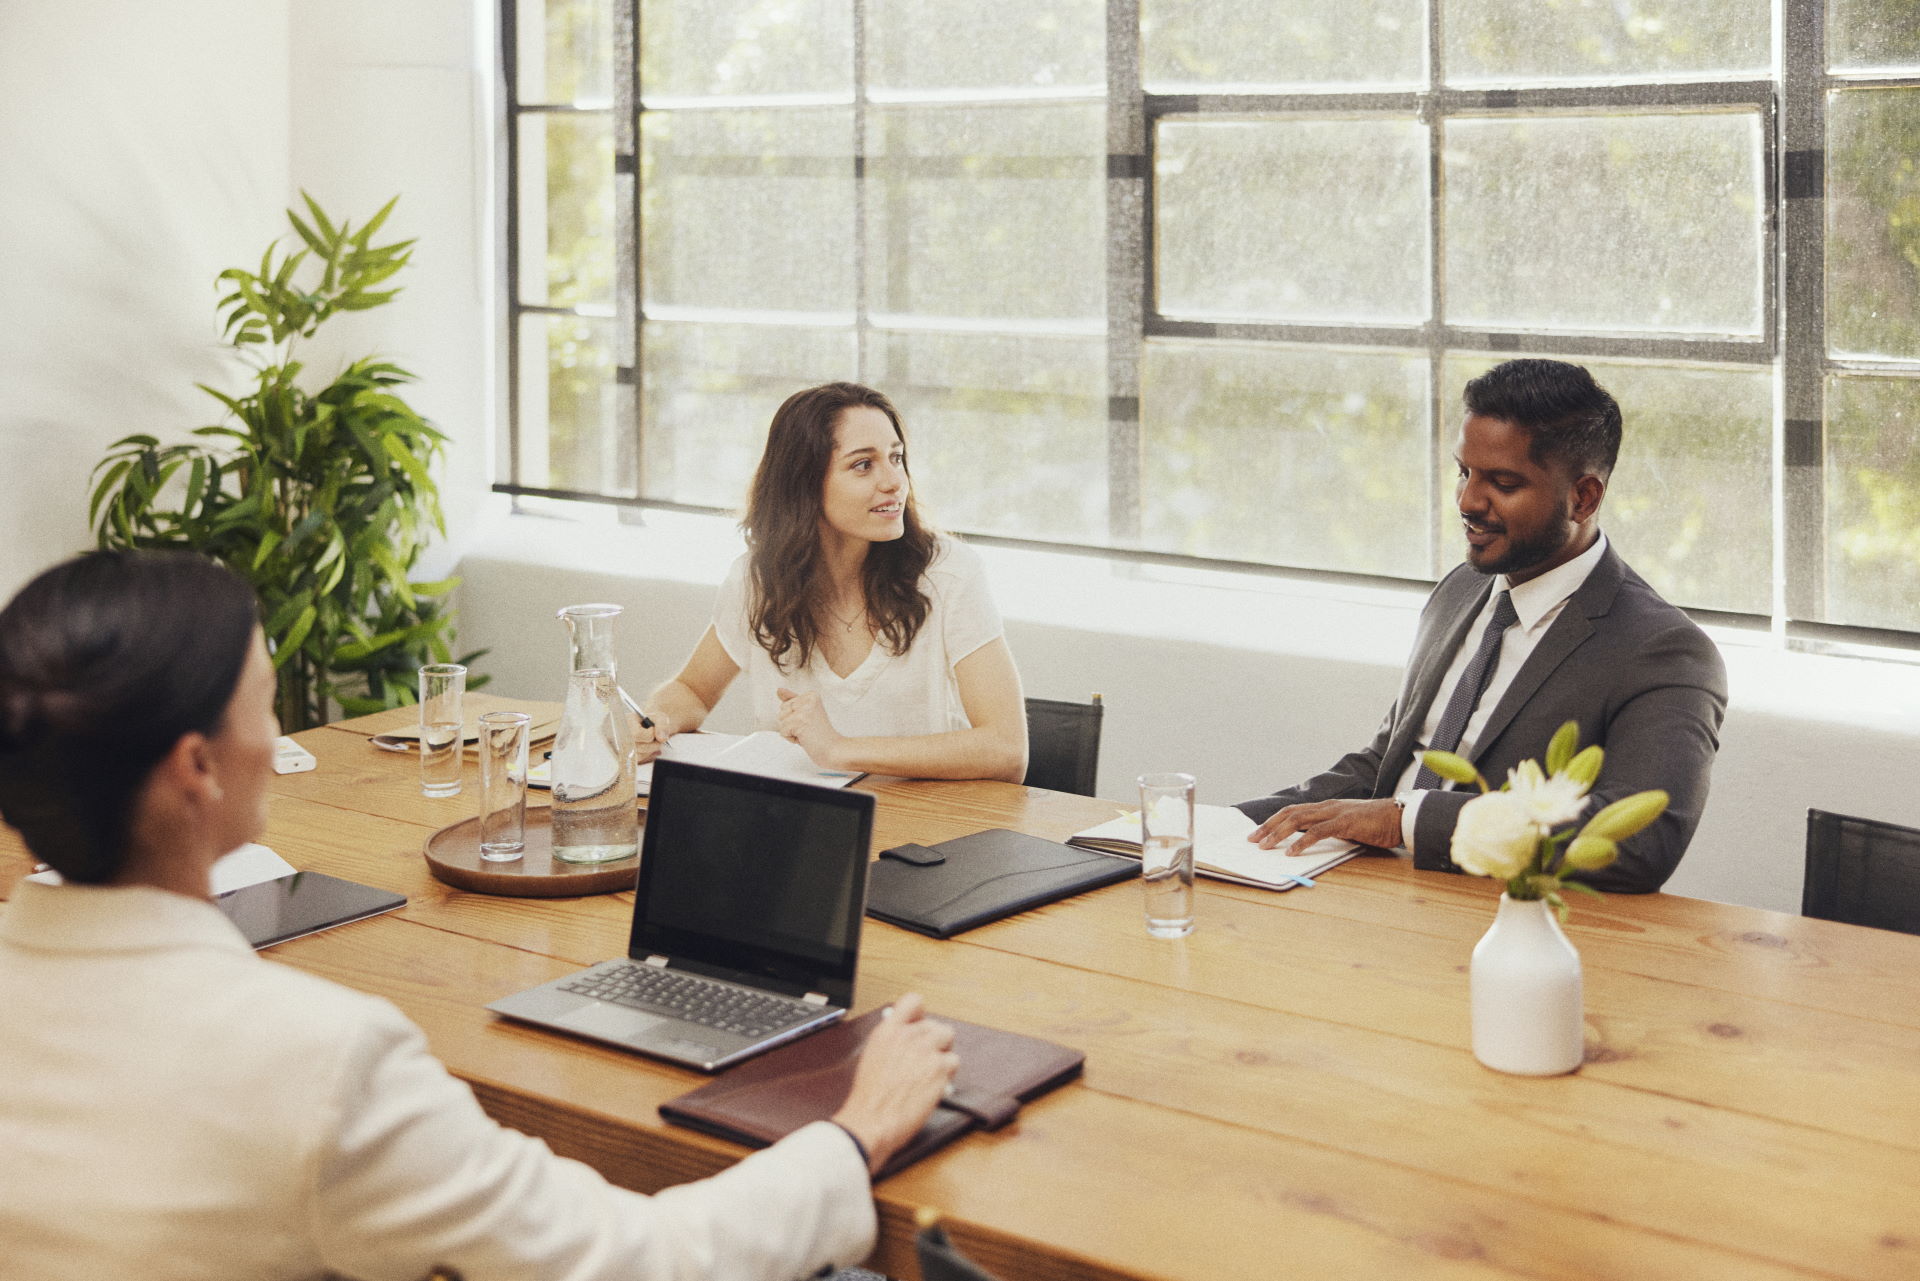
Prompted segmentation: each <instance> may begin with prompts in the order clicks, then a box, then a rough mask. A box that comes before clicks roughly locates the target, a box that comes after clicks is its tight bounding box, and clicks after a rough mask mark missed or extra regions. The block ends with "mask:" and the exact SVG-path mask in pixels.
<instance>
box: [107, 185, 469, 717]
mask: <svg viewBox="0 0 1920 1281" xmlns="http://www.w3.org/2000/svg"><path fill="white" fill-rule="evenodd" d="M301 195H302V199H303V200H304V201H305V203H306V209H307V213H308V215H309V218H305V219H303V218H302V217H300V215H299V214H297V213H295V212H294V211H293V210H291V209H290V210H288V211H287V217H288V219H289V220H290V221H291V223H292V224H293V230H294V233H295V234H296V235H297V237H298V242H299V243H298V244H297V245H295V246H284V245H283V243H282V241H281V240H276V241H274V243H273V244H271V245H269V246H268V247H267V251H266V253H265V254H263V255H262V256H261V259H260V266H259V269H258V270H257V271H249V270H246V269H244V268H238V267H236V268H232V269H230V270H228V271H223V272H221V273H220V276H219V283H220V284H221V285H222V286H223V287H225V288H227V290H228V292H227V293H226V295H225V296H224V297H223V298H221V299H220V303H219V306H220V308H221V310H222V312H223V334H224V337H225V340H226V342H227V343H229V344H230V345H231V346H232V347H233V348H234V349H235V351H236V352H238V353H239V354H240V356H241V358H242V359H243V360H245V361H246V362H247V363H248V365H249V366H250V367H251V368H252V370H253V377H252V383H251V386H250V387H249V388H248V389H247V390H245V391H243V392H242V393H240V394H237V395H228V394H226V393H225V392H222V391H219V390H217V389H215V388H213V387H209V386H207V385H206V384H204V383H201V384H197V385H198V386H199V387H200V389H201V390H202V391H205V392H206V393H207V394H208V395H209V396H212V397H213V398H214V399H215V400H218V401H219V402H220V403H221V404H222V405H223V406H225V408H226V411H227V412H226V415H225V416H224V417H223V419H222V420H221V421H219V422H216V423H213V424H210V425H208V426H204V427H200V428H198V429H196V430H195V431H194V432H193V437H194V439H192V440H190V441H188V442H187V443H184V444H174V445H162V444H161V443H160V442H159V441H158V440H157V439H156V438H154V437H152V436H147V435H135V436H128V437H125V438H124V439H122V440H119V441H116V442H115V443H114V444H113V445H112V446H111V447H110V450H109V452H108V454H107V456H106V457H105V458H104V459H103V460H101V462H100V464H99V465H98V466H97V467H96V468H95V469H94V477H93V493H92V499H91V502H90V504H89V506H88V522H89V524H90V525H91V526H92V527H93V529H94V531H95V533H96V535H97V537H98V539H99V544H100V546H102V547H163V548H189V549H192V550H194V551H198V552H201V553H203V554H205V555H208V556H211V557H213V558H214V559H216V560H219V561H221V562H222V563H223V564H225V565H227V566H228V567H229V568H231V569H232V570H234V571H235V572H236V573H239V574H240V575H242V576H243V577H245V578H246V579H247V580H248V581H249V582H251V583H252V584H253V586H254V589H255V591H256V592H257V593H258V594H259V597H260V607H261V615H262V618H263V620H264V625H265V630H266V635H267V643H268V646H269V647H270V649H271V650H272V653H273V662H274V667H275V670H276V673H277V675H278V679H279V702H278V711H279V714H280V723H281V725H282V726H283V727H284V728H285V729H286V730H287V731H288V732H292V731H294V730H298V729H305V728H308V727H309V726H313V725H318V724H322V723H324V722H325V721H326V720H328V719H329V718H330V716H331V714H332V712H333V710H334V709H335V708H338V709H339V710H340V711H343V712H346V713H349V714H359V713H364V712H371V711H377V710H379V709H381V708H384V707H392V706H396V705H398V704H400V703H405V702H411V701H413V699H414V697H415V694H414V688H415V687H414V673H415V671H416V670H417V669H418V668H419V666H420V665H421V664H423V663H427V662H446V661H450V660H451V658H452V654H451V646H452V642H453V620H452V617H451V615H450V614H449V613H447V612H446V610H445V608H444V601H445V598H446V596H447V594H448V593H449V592H451V591H452V590H453V588H454V587H455V586H456V585H457V584H458V581H459V580H458V579H453V578H447V579H442V580H440V581H437V582H415V581H413V580H412V578H411V573H412V570H413V567H414V565H415V563H416V562H417V561H418V560H419V558H420V553H421V551H422V550H423V549H424V547H425V545H426V542H427V540H428V539H429V538H430V537H432V535H434V534H435V533H444V532H445V526H444V523H443V520H442V517H441V512H440V498H439V490H438V488H437V487H436V486H435V484H434V481H433V476H432V467H433V464H434V462H435V461H436V460H437V459H438V458H439V457H440V455H441V452H442V450H443V449H444V447H445V443H446V438H445V437H444V436H443V435H441V433H440V432H439V431H437V430H435V429H434V427H433V426H432V425H431V424H429V423H428V422H427V421H426V420H425V419H424V418H422V417H420V415H419V414H417V413H415V412H414V411H413V409H412V408H411V407H409V406H408V405H407V403H406V401H404V400H403V399H401V397H400V396H399V395H398V394H397V391H396V389H397V388H399V387H401V386H403V385H404V384H406V383H409V382H412V381H413V375H412V374H410V373H408V372H407V371H406V370H405V369H402V368H401V367H400V366H398V365H396V364H394V363H392V362H391V361H388V360H385V359H382V358H381V357H378V356H367V357H364V358H362V359H359V360H355V361H352V362H351V363H349V364H348V365H347V366H346V367H345V368H344V369H342V370H341V371H340V372H339V373H338V374H337V375H335V376H334V378H333V379H332V380H331V381H329V382H327V383H326V384H325V385H323V386H320V387H317V388H312V389H309V388H310V385H311V382H312V380H311V379H307V380H303V379H302V378H301V374H302V372H303V366H302V364H301V362H300V361H298V360H297V359H295V352H296V350H297V348H298V347H299V345H300V344H301V343H302V342H303V341H305V340H306V339H309V338H311V337H313V335H314V334H315V332H316V331H318V329H319V328H320V326H321V325H322V324H324V323H325V322H326V321H327V319H328V318H329V317H331V316H334V315H336V314H338V313H339V312H343V311H364V310H366V309H368V308H371V307H378V306H380V305H382V304H384V303H386V302H388V301H390V300H391V299H392V298H393V297H394V295H395V294H397V293H398V292H399V290H398V288H397V287H388V288H384V289H383V288H380V286H382V285H383V284H385V283H386V282H387V281H388V280H389V279H391V278H392V277H393V276H394V275H395V274H396V273H397V272H399V271H400V269H401V268H403V267H405V266H406V265H407V262H408V260H409V258H410V257H411V256H412V246H413V243H414V242H413V241H411V240H402V241H395V242H389V243H386V244H376V243H374V239H373V238H374V235H375V233H376V232H378V231H379V229H380V227H381V225H382V224H383V223H384V222H385V221H386V219H387V215H388V214H389V213H391V212H392V210H393V206H394V203H395V201H397V200H398V199H399V197H397V196H396V197H395V198H394V200H390V201H388V202H387V204H386V206H385V207H384V208H382V209H381V210H380V211H379V212H378V213H376V214H375V215H374V216H373V217H372V218H370V219H368V220H367V221H366V223H365V225H363V226H361V227H360V228H359V229H358V230H355V229H354V228H353V227H352V226H351V224H349V223H346V222H340V223H337V224H336V223H335V222H334V220H333V219H331V218H330V217H328V216H327V213H326V211H325V210H323V209H322V208H321V207H320V205H319V204H318V203H317V202H316V201H315V200H314V199H313V198H312V197H311V196H308V195H306V193H304V192H302V193H301ZM474 657H477V655H466V656H464V657H463V658H461V659H460V660H459V661H461V662H465V661H467V660H468V659H471V658H474ZM480 683H481V682H480V681H474V682H473V684H474V685H478V684H480Z"/></svg>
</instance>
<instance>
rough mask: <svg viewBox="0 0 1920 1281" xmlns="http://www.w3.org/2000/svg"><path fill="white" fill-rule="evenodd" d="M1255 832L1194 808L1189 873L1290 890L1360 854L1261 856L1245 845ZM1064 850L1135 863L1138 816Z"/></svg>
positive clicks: (1319, 850)
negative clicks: (1083, 850) (1074, 849)
mask: <svg viewBox="0 0 1920 1281" xmlns="http://www.w3.org/2000/svg"><path fill="white" fill-rule="evenodd" d="M1256 826H1258V825H1257V824H1256V823H1255V822H1254V821H1253V820H1252V819H1250V818H1248V817H1247V816H1246V815H1245V814H1242V813H1241V812H1240V811H1239V810H1237V809H1234V808H1232V807H1231V806H1227V805H1196V806H1194V807H1193V867H1194V870H1195V871H1196V872H1199V873H1200V874H1201V875H1202V876H1211V877H1213V878H1214V879H1216V880H1221V881H1233V882H1234V883H1236V884H1239V885H1258V886H1261V887H1263V888H1265V889H1271V890H1290V889H1292V888H1293V887H1294V886H1296V885H1312V884H1313V881H1312V880H1311V879H1309V878H1311V877H1314V876H1318V875H1319V874H1320V873H1321V872H1324V871H1326V870H1327V869H1328V868H1330V867H1333V866H1335V865H1336V864H1340V863H1344V862H1346V861H1347V860H1348V859H1350V858H1352V857H1353V856H1354V855H1355V854H1358V853H1359V852H1360V847H1359V846H1358V845H1354V844H1352V843H1351V842H1348V841H1335V840H1325V841H1316V842H1315V843H1314V844H1312V845H1308V846H1306V847H1304V848H1301V847H1300V844H1299V842H1298V841H1297V840H1296V841H1295V842H1294V843H1293V844H1292V845H1283V846H1281V847H1280V848H1279V849H1272V850H1263V849H1261V848H1260V847H1259V846H1257V845H1254V844H1252V843H1251V842H1250V841H1248V840H1247V837H1248V836H1249V835H1250V834H1251V833H1252V832H1253V829H1254V828H1255V827H1256ZM1067 844H1069V845H1079V846H1082V847H1084V848H1086V849H1090V850H1100V851H1102V852H1103V853H1107V854H1123V855H1125V856H1126V857H1128V858H1139V857H1140V814H1139V812H1138V811H1137V810H1128V811H1126V812H1124V813H1122V814H1121V815H1120V816H1119V817H1118V818H1113V819H1109V820H1107V821H1106V822H1104V823H1102V824H1100V825H1099V826H1098V827H1090V828H1088V829H1087V830H1086V831H1084V832H1076V833H1074V835H1073V836H1071V837H1070V838H1068V840H1067Z"/></svg>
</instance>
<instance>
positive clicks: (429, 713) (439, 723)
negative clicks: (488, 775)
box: [420, 663, 467, 796]
mask: <svg viewBox="0 0 1920 1281" xmlns="http://www.w3.org/2000/svg"><path fill="white" fill-rule="evenodd" d="M466 692H467V669H466V668H464V667H462V666H461V665H460V664H458V663H428V664H427V665H426V666H425V667H422V668H421V669H420V791H421V794H422V795H425V796H458V795H459V794H460V739H461V731H462V728H463V727H464V725H465V724H466V722H465V720H464V718H463V716H462V714H461V707H460V705H461V702H462V700H463V699H464V697H465V695H466Z"/></svg>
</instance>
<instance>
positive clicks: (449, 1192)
mask: <svg viewBox="0 0 1920 1281" xmlns="http://www.w3.org/2000/svg"><path fill="white" fill-rule="evenodd" d="M273 695H274V676H273V667H272V664H271V662H270V661H269V660H268V658H267V654H266V649H265V647H264V645H263V644H262V641H261V636H260V629H259V627H258V626H257V624H256V623H255V621H254V602H253V598H252V596H251V593H250V592H249V591H248V589H247V586H246V584H244V583H243V582H241V581H240V580H239V579H238V578H236V577H234V576H233V575H232V574H229V573H228V572H227V571H225V570H223V569H221V568H219V567H218V566H216V565H214V564H212V563H211V562H208V561H205V560H201V559H199V558H197V557H192V556H187V555H181V554H163V553H150V552H148V553H143V552H108V553H101V554H97V555H93V556H88V557H85V558H82V559H80V560H76V561H70V562H67V563H66V564H63V565H60V566H57V567H55V568H54V569H52V570H49V571H48V572H46V573H45V574H42V575H41V576H40V577H39V578H37V579H35V580H34V581H33V582H32V583H30V584H28V586H27V587H26V588H25V589H24V590H22V591H21V593H20V594H19V595H18V596H17V597H16V598H15V599H14V601H13V602H12V604H10V605H8V606H7V608H6V609H5V610H4V611H0V815H3V816H4V817H5V819H6V821H7V822H8V823H9V824H11V825H12V826H13V827H15V828H17V829H18V830H19V832H20V834H21V836H22V837H23V838H24V839H25V841H26V843H27V846H28V848H29V850H31V851H32V853H33V854H34V855H35V856H36V857H37V858H39V859H41V860H42V861H44V862H46V863H47V864H49V865H51V866H52V868H53V869H54V870H55V871H57V872H59V873H60V875H61V876H62V878H64V883H63V884H60V885H44V884H38V883H33V882H22V883H21V884H19V885H18V886H17V887H16V888H15V890H14V893H13V897H12V899H11V900H10V901H9V902H7V903H6V904H5V906H4V908H0V1020H4V1023H3V1025H0V1026H4V1033H0V1143H4V1144H5V1150H4V1151H0V1242H4V1243H5V1244H4V1252H5V1262H4V1265H3V1266H4V1271H5V1273H6V1275H7V1276H8V1277H10V1278H15V1277H17V1278H21V1281H28V1279H31V1281H42V1279H52V1278H60V1279H67V1278H71V1279H72V1281H82V1279H84V1281H96V1279H97V1278H103V1277H140V1278H142V1281H167V1279H169V1278H187V1277H194V1278H203V1277H211V1276H232V1277H254V1278H275V1277H286V1278H295V1277H312V1276H316V1275H320V1274H323V1273H333V1272H337V1273H344V1274H347V1275H351V1276H356V1277H362V1278H370V1279H371V1278H396V1279H397V1278H417V1277H420V1276H423V1275H425V1274H426V1273H427V1272H428V1271H429V1270H430V1269H432V1268H433V1267H435V1266H444V1267H447V1268H450V1269H453V1270H455V1271H457V1272H459V1273H461V1274H464V1275H465V1276H467V1277H468V1278H471V1279H472V1281H481V1279H482V1278H527V1279H528V1281H532V1279H533V1278H540V1279H541V1281H549V1279H559V1278H568V1279H574V1281H588V1279H590V1278H591V1279H597V1278H613V1277H621V1278H640V1279H646V1278H668V1277H671V1278H686V1277H694V1276H711V1277H724V1278H729V1279H731V1278H766V1279H767V1281H774V1279H775V1278H779V1279H781V1281H784V1279H786V1278H791V1277H795V1276H798V1275H801V1274H803V1273H809V1272H811V1271H813V1270H815V1269H818V1268H820V1267H822V1266H824V1265H827V1264H830V1263H843V1262H848V1261H852V1260H856V1259H858V1258H860V1257H862V1256H864V1255H865V1254H866V1252H867V1251H868V1249H869V1248H870V1246H871V1243H872V1239H873V1231H874V1215H873V1204H872V1200H871V1196H870V1192H869V1182H868V1178H869V1176H868V1170H869V1168H878V1166H879V1164H880V1163H881V1162H884V1161H885V1160H886V1159H887V1158H888V1157H889V1156H890V1155H891V1154H892V1153H893V1151H894V1150H895V1149H897V1148H898V1147H899V1145H900V1144H901V1143H903V1142H905V1140H906V1139H907V1138H908V1137H910V1136H911V1135H912V1134H913V1133H914V1132H915V1131H917V1130H918V1129H919V1127H920V1125H921V1123H922V1121H924V1119H925V1118H926V1116H927V1113H928V1112H929V1111H930V1110H931V1109H932V1107H933V1104H934V1103H935V1102H936V1101H937V1100H938V1098H939V1097H940V1093H941V1091H942V1089H943V1088H944V1087H945V1085H946V1084H947V1082H948V1080H949V1079H950V1078H951V1076H952V1073H953V1068H954V1064H955V1060H954V1057H953V1055H952V1054H951V1053H950V1052H949V1046H950V1045H951V1040H952V1033H951V1030H950V1029H948V1028H946V1027H944V1026H943V1025H941V1024H939V1023H936V1022H934V1021H933V1020H931V1019H926V1018H923V1017H921V1006H920V1002H919V998H918V997H913V996H909V997H906V998H903V999H902V1000H901V1001H899V1002H898V1003H896V1005H895V1007H894V1010H895V1017H894V1018H892V1019H889V1020H888V1021H886V1022H885V1023H883V1024H882V1025H881V1028H880V1029H879V1031H878V1032H876V1033H875V1035H874V1037H873V1039H872V1040H871V1041H870V1042H869V1044H868V1048H867V1052H866V1055H865V1057H864V1058H863V1059H862V1060H861V1064H860V1067H859V1069H858V1072H857V1073H856V1079H855V1082H854V1087H853V1091H852V1094H851V1095H850V1096H849V1098H848V1099H847V1101H846V1103H845V1104H844V1105H843V1106H842V1108H841V1110H840V1112H839V1113H838V1114H836V1116H835V1117H834V1119H833V1121H832V1122H821V1123H819V1124H816V1125H812V1126H808V1127H806V1128H805V1129H803V1130H800V1131H798V1132H797V1133H795V1134H793V1135H792V1136H790V1137H789V1138H787V1139H786V1140H784V1141H783V1142H781V1143H779V1144H776V1145H775V1146H774V1147H772V1148H770V1149H768V1150H767V1151H765V1152H761V1153H757V1154H755V1155H753V1156H750V1157H748V1158H747V1159H746V1160H744V1161H742V1162H741V1163H740V1164H738V1165H737V1166H735V1167H733V1168H732V1169H730V1170H728V1171H726V1172H725V1173H722V1174H720V1175H718V1176H716V1177H714V1178H712V1179H708V1180H705V1181H703V1182H700V1183H693V1184H686V1185H683V1186H681V1187H676V1188H670V1189H668V1190H667V1191H665V1192H662V1193H661V1194H660V1195H658V1196H655V1197H643V1196H640V1195H638V1194H636V1193H632V1192H626V1191H622V1190H621V1189H618V1188H615V1187H612V1186H611V1185H609V1184H607V1183H606V1182H605V1181H604V1180H602V1179H601V1177H600V1176H599V1175H598V1174H596V1173H595V1172H593V1171H592V1170H590V1169H588V1168H587V1167H586V1166H583V1165H580V1164H578V1163H577V1162H573V1161H564V1160H561V1159H559V1158H557V1157H555V1156H554V1155H553V1154H552V1153H551V1152H549V1151H548V1150H547V1149H546V1147H545V1146H544V1145H543V1144H540V1143H538V1142H536V1141H534V1140H532V1139H529V1138H527V1137H525V1136H524V1135H520V1134H517V1133H515V1132H513V1131H511V1130H507V1129H503V1128H501V1127H500V1126H498V1125H496V1124H495V1123H494V1122H493V1121H491V1120H490V1119H488V1117H487V1116H486V1115H485V1114H484V1113H483V1112H481V1110H480V1108H479V1106H478V1104H477V1103H475V1101H474V1098H473V1095H472V1093H471V1092H470V1091H469V1090H468V1089H467V1087H466V1086H465V1085H462V1084H461V1083H459V1082H458V1081H456V1080H454V1079H453V1078H452V1077H451V1076H449V1075H448V1074H447V1072H446V1070H445V1069H444V1068H443V1067H441V1065H440V1064H439V1062H438V1061H437V1060H435V1059H434V1058H433V1057H432V1055H431V1054H429V1053H428V1052H427V1047H426V1043H425V1040H424V1038H423V1037H422V1036H421V1035H420V1033H419V1031H418V1030H417V1029H416V1028H414V1026H413V1025H412V1024H411V1023H409V1022H408V1021H407V1020H406V1019H405V1018H404V1017H403V1016H402V1015H401V1014H400V1012H399V1011H398V1010H396V1009H394V1008H393V1007H392V1006H391V1005H389V1004H388V1003H386V1002H385V1001H382V1000H379V999H376V998H374V997H371V996H366V995H363V994H361V993H358V992H354V991H350V990H348V989H346V988H343V987H339V986H337V985H335V984H332V983H328V982H326V981H324V980H322V979H319V978H315V977H313V976H311V975H307V974H302V973H300V972H299V971H296V970H293V969H290V968H288V967H285V966H281V965H274V964H270V963H267V962H265V961H263V960H261V959H260V958H259V957H257V956H256V955H255V954H254V953H253V952H252V950H251V949H250V948H249V947H248V946H247V943H246V941H245V940H244V938H242V936H241V935H240V933H239V931H238V930H236V929H235V928H234V927H233V925H232V924H230V923H229V922H228V921H227V919H226V917H225V916H223V915H222V914H221V913H220V911H219V909H218V908H216V907H215V906H214V905H213V904H212V903H211V902H210V901H209V898H208V870H209V869H210V868H211V867H212V865H213V863H214V861H215V860H216V859H218V858H219V857H220V856H221V855H222V854H225V853H226V852H227V851H229V850H231V849H233V848H235V847H236V846H238V845H240V844H242V843H244V842H246V841H249V840H252V839H254V838H255V837H257V836H258V835H259V834H260V832H261V830H262V828H263V826H264V824H265V820H266V798H267V782H268V779H269V777H270V773H271V769H272V758H273V747H274V739H275V737H276V736H277V735H278V733H279V727H278V726H277V724H276V723H275V720H274V713H273ZM869 1162H871V1166H869Z"/></svg>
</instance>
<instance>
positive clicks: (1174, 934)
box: [1138, 774, 1193, 939]
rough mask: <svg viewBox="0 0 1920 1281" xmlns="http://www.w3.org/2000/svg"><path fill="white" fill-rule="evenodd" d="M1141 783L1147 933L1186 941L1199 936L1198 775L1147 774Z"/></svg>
mask: <svg viewBox="0 0 1920 1281" xmlns="http://www.w3.org/2000/svg"><path fill="white" fill-rule="evenodd" d="M1138 782H1139V784H1140V884H1141V885H1142V886H1143V887H1145V889H1146V892H1147V903H1146V906H1147V933H1148V934H1151V935H1152V936H1153V937H1154V938H1157V939H1177V938H1185V937H1186V936H1187V935H1189V934H1191V933H1193V775H1191V774H1142V775H1141V776H1140V778H1139V780H1138Z"/></svg>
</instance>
